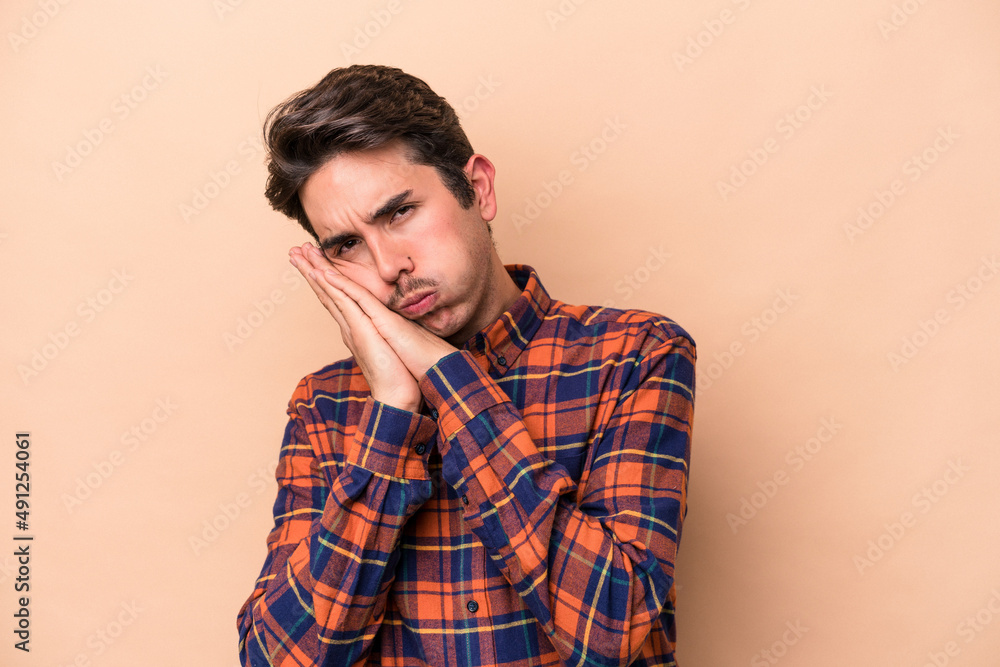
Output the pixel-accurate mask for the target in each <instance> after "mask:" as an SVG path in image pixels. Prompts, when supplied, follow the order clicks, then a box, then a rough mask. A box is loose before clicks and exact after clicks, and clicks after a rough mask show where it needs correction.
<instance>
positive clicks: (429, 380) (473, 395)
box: [420, 350, 509, 439]
mask: <svg viewBox="0 0 1000 667" xmlns="http://www.w3.org/2000/svg"><path fill="white" fill-rule="evenodd" d="M420 392H421V393H422V394H423V396H424V400H426V401H427V403H428V404H429V405H430V406H431V408H432V410H433V412H432V416H434V413H437V416H436V419H437V426H438V429H439V430H440V431H441V435H442V436H443V437H444V438H445V439H448V438H451V436H453V435H454V434H455V433H456V432H458V431H459V430H460V429H461V428H462V427H463V426H464V425H465V424H466V423H468V422H469V421H471V420H472V418H473V417H475V416H476V415H478V414H479V413H480V412H483V411H485V410H489V409H490V408H492V407H494V406H496V405H501V404H503V403H506V402H507V401H508V400H509V399H508V398H507V395H506V394H504V393H503V391H502V390H501V389H500V388H499V387H498V386H497V384H496V382H494V381H493V379H492V378H491V377H490V376H489V375H487V374H486V372H485V371H483V369H482V368H481V367H480V366H479V364H477V363H476V360H475V358H474V357H473V356H472V353H471V352H469V351H467V350H458V351H456V352H452V353H451V354H449V355H447V356H445V357H442V358H441V359H440V360H439V361H438V362H437V363H436V364H434V365H433V366H431V367H430V368H429V369H427V374H426V375H425V376H424V377H423V379H422V380H421V381H420Z"/></svg>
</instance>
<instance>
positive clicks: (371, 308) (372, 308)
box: [323, 270, 398, 319]
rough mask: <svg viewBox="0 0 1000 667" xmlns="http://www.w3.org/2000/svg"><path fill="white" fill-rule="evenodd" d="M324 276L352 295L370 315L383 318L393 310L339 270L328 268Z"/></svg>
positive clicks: (328, 281) (331, 283) (330, 282)
mask: <svg viewBox="0 0 1000 667" xmlns="http://www.w3.org/2000/svg"><path fill="white" fill-rule="evenodd" d="M323 277H324V279H325V280H326V282H327V283H329V284H330V285H333V286H334V287H337V288H339V289H340V290H341V291H343V292H344V293H345V294H347V296H349V297H351V299H353V300H354V301H355V303H357V304H358V306H360V308H361V310H363V311H364V313H365V314H366V315H368V317H370V318H379V319H381V318H383V317H384V316H385V314H386V313H392V312H393V311H391V310H390V309H389V307H388V306H386V305H385V304H384V303H382V302H381V301H379V300H378V299H377V298H375V295H374V294H372V293H371V292H369V291H368V290H367V289H365V288H364V287H362V286H361V285H359V284H358V283H356V282H354V281H353V280H351V279H350V278H348V277H347V276H345V275H344V274H342V273H340V272H339V271H330V270H327V271H325V272H324V273H323ZM396 314H398V313H396Z"/></svg>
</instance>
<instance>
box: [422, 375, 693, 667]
mask: <svg viewBox="0 0 1000 667" xmlns="http://www.w3.org/2000/svg"><path fill="white" fill-rule="evenodd" d="M636 373H637V375H636V377H638V376H639V375H644V376H645V378H644V380H643V382H642V383H640V382H639V381H638V380H637V379H635V378H633V383H634V384H635V386H634V387H632V388H630V389H628V391H627V395H625V394H623V395H622V397H621V401H620V402H619V403H618V405H617V406H616V407H615V409H614V415H613V416H611V417H606V418H605V421H604V423H603V424H602V425H599V426H600V428H596V429H595V430H594V437H595V440H594V442H593V443H592V444H591V445H590V460H589V465H588V469H587V472H585V473H584V477H583V478H581V479H580V484H579V486H578V485H577V484H576V483H575V482H574V481H573V479H572V478H571V477H570V476H569V474H568V473H567V472H566V470H565V469H564V468H563V467H562V466H561V465H559V464H558V463H555V462H553V461H551V460H548V459H547V458H546V457H545V456H543V455H542V454H541V453H540V452H539V449H538V447H537V446H536V445H535V443H534V442H533V441H532V437H531V435H530V434H529V433H528V432H527V430H526V428H525V427H524V424H523V422H522V421H521V417H520V415H519V414H518V411H517V409H516V408H515V407H514V406H513V405H512V403H511V402H510V401H509V400H507V398H506V396H505V395H504V394H503V393H502V391H501V390H500V389H499V387H498V386H497V385H496V384H495V383H494V382H493V381H492V380H491V379H490V378H489V377H488V376H486V375H485V374H483V373H482V372H480V371H479V370H478V368H477V367H476V366H475V364H474V363H468V364H463V363H460V360H458V359H456V358H449V359H446V360H443V362H442V364H440V365H439V366H438V367H436V368H435V369H432V372H431V373H430V374H429V378H430V379H429V383H430V384H431V385H434V386H433V387H429V386H428V382H425V383H423V384H422V389H424V390H425V398H427V400H428V401H429V402H431V403H433V404H435V405H436V407H437V409H438V411H439V413H440V416H439V420H438V426H439V431H440V433H441V440H442V442H441V443H440V445H439V448H440V450H441V453H442V461H443V476H444V478H445V480H446V481H448V482H449V483H450V484H451V485H452V486H454V487H455V489H456V492H457V493H458V494H459V495H463V496H465V497H466V498H467V499H468V500H469V504H468V505H466V506H465V512H466V514H465V520H466V522H467V524H468V525H469V527H470V528H471V529H472V531H473V532H474V533H475V534H476V535H477V537H478V538H479V539H480V541H481V542H482V543H483V545H484V546H485V547H486V549H487V550H488V551H489V552H490V554H491V555H492V556H493V560H494V562H495V563H496V564H497V566H498V567H499V568H500V570H501V571H502V572H503V574H504V576H505V577H506V578H507V580H508V581H509V582H510V584H511V585H512V586H513V587H514V588H515V589H516V590H517V591H518V593H519V594H520V596H521V598H522V600H523V601H524V603H525V604H526V605H527V606H528V607H529V608H530V609H531V611H532V613H533V614H534V615H535V617H536V619H537V620H538V622H539V623H540V624H541V625H542V626H543V628H544V629H545V631H546V632H547V633H548V634H549V636H550V639H551V641H552V643H553V645H554V646H555V648H556V650H557V651H558V652H559V653H560V655H561V656H562V657H563V659H564V660H565V661H567V662H568V663H573V664H579V663H580V662H581V660H582V662H583V663H584V664H628V663H629V662H631V660H632V659H634V657H635V656H636V655H637V653H638V652H639V651H640V649H641V648H642V645H643V643H644V642H645V640H646V637H647V636H648V634H649V632H650V629H651V628H652V627H653V626H654V624H655V623H657V622H658V618H659V615H660V614H661V612H662V611H664V610H667V611H670V608H671V606H672V601H671V600H670V593H671V587H672V578H673V560H674V557H675V554H676V549H677V539H678V532H679V530H680V521H681V519H682V518H683V514H684V507H685V500H686V499H685V491H686V475H687V463H686V457H687V449H688V446H689V437H690V405H691V402H690V396H687V397H685V398H684V400H683V401H681V400H680V398H679V397H678V395H677V394H676V393H674V391H675V390H677V391H681V392H682V393H683V390H681V389H680V388H679V387H677V386H676V385H674V389H667V388H666V387H665V386H663V383H662V382H660V381H658V380H657V379H656V377H655V376H654V374H653V372H652V369H651V368H650V367H649V364H648V363H647V364H646V367H644V368H642V369H638V370H637V371H636ZM445 375H446V376H447V381H445ZM446 386H451V387H455V388H457V389H456V392H455V393H454V394H451V395H449V394H447V393H446V392H445V391H442V390H443V389H444V388H445V387H446ZM623 389H626V388H625V387H623ZM681 402H683V403H686V406H687V407H686V408H684V409H680V407H679V406H680V403H681ZM671 403H672V405H671ZM649 408H653V409H649ZM609 412H611V410H610V409H609ZM685 422H686V423H685Z"/></svg>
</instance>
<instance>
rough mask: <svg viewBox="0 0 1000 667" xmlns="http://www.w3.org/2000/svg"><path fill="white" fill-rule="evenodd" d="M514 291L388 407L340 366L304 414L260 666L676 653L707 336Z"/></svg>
mask: <svg viewBox="0 0 1000 667" xmlns="http://www.w3.org/2000/svg"><path fill="white" fill-rule="evenodd" d="M508 271H509V272H510V273H511V275H512V277H513V278H514V279H515V281H517V283H518V285H519V286H521V287H522V288H523V292H522V294H521V296H520V297H519V299H518V300H517V301H516V302H515V304H514V306H513V307H512V308H511V309H510V310H509V311H507V312H505V313H504V314H503V315H502V316H501V317H500V319H499V320H497V321H496V322H495V323H494V324H493V325H491V326H490V327H489V328H487V329H485V330H484V331H482V332H480V333H479V334H477V335H476V336H475V337H473V338H472V339H471V340H469V341H468V342H467V343H466V344H465V346H464V347H463V349H461V350H459V351H457V352H454V353H452V354H450V355H448V356H446V357H444V358H443V359H441V360H440V362H439V363H438V364H436V365H435V366H433V367H432V368H431V369H430V370H429V371H428V373H427V375H426V377H425V378H423V379H422V380H421V382H420V389H421V391H422V393H423V396H424V403H425V405H426V406H427V407H426V408H425V413H426V414H415V413H410V412H406V411H403V410H398V409H396V408H393V407H390V406H388V405H385V404H383V403H379V402H377V401H374V400H373V399H372V398H371V395H370V393H369V390H368V385H367V383H366V382H365V380H364V377H363V375H362V373H361V371H360V370H359V368H358V367H357V365H356V364H355V363H354V362H353V360H350V359H348V360H345V361H341V362H338V363H336V364H333V365H331V366H327V367H326V368H324V369H322V370H321V371H319V372H317V373H313V374H311V375H308V376H307V377H305V378H304V379H303V380H302V381H301V382H300V383H299V385H298V387H297V388H296V390H295V392H294V394H293V396H292V399H291V401H290V403H289V407H288V417H289V421H288V425H287V428H286V430H285V435H284V442H283V443H282V447H281V452H280V461H279V465H278V468H277V473H276V476H277V480H278V496H277V500H276V501H275V504H274V529H273V530H272V531H271V533H270V535H269V536H268V539H267V548H268V553H267V558H266V560H265V562H264V566H263V570H262V571H261V574H260V577H259V578H258V580H257V583H256V587H255V588H254V591H253V593H252V594H251V596H250V598H249V599H248V600H247V601H246V603H245V604H244V605H243V608H242V609H241V610H240V613H239V619H238V625H239V632H240V656H241V660H242V662H243V664H244V665H253V666H254V667H259V666H263V665H281V666H282V667H287V666H289V665H310V666H311V665H335V666H337V667H341V666H346V665H397V666H403V665H406V666H410V665H434V666H445V665H451V666H455V667H464V666H482V667H486V666H489V667H493V666H500V665H505V666H506V665H538V666H543V665H581V666H583V665H628V664H634V665H643V666H652V665H674V664H675V662H674V647H675V624H674V603H675V590H674V582H673V576H674V558H675V556H676V553H677V546H678V543H679V541H680V536H681V522H682V520H683V518H684V515H685V513H686V497H687V474H688V462H689V455H690V440H691V424H692V415H693V400H694V377H695V376H694V363H695V347H694V343H693V341H692V340H691V338H690V337H689V336H688V335H687V333H686V332H685V331H684V330H683V329H681V328H680V327H678V326H677V324H675V323H674V322H672V321H671V320H669V319H667V318H664V317H662V316H658V315H654V314H651V313H647V312H641V311H621V310H613V309H604V308H596V307H584V306H569V305H566V304H563V303H561V302H558V301H555V300H552V299H551V298H550V297H549V295H548V294H547V292H546V291H545V289H544V288H543V287H542V285H541V282H540V281H539V279H538V276H537V275H536V274H535V272H534V271H533V270H532V269H531V267H527V266H509V267H508Z"/></svg>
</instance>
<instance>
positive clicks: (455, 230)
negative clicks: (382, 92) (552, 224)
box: [299, 142, 495, 342]
mask: <svg viewBox="0 0 1000 667" xmlns="http://www.w3.org/2000/svg"><path fill="white" fill-rule="evenodd" d="M489 176H490V181H491V183H490V185H491V188H490V190H489V192H490V194H492V173H490V175H489ZM475 183H476V182H475V179H473V184H474V185H475ZM480 194H481V193H480V191H479V189H478V188H477V193H476V203H474V204H473V205H472V207H470V208H469V209H463V208H462V207H461V206H460V205H459V203H458V201H457V200H456V199H455V197H454V195H453V194H452V193H451V192H450V191H449V190H448V189H447V188H446V187H445V186H444V184H443V183H442V182H441V179H440V177H439V175H438V173H437V171H436V170H435V169H434V168H433V167H429V166H426V165H417V164H413V163H412V162H410V161H409V159H408V157H407V155H406V151H405V147H404V146H403V145H402V144H401V143H398V142H397V143H393V144H389V145H387V146H385V147H382V148H378V149H373V150H366V151H359V152H351V153H344V154H341V155H338V156H336V157H334V158H332V159H331V160H330V161H329V162H327V163H326V164H325V165H323V167H321V168H320V169H319V170H318V171H316V172H315V173H314V174H313V175H312V176H310V177H309V179H308V180H306V182H305V184H304V185H303V186H302V188H301V189H300V190H299V199H300V200H301V202H302V206H303V208H304V209H305V212H306V215H307V216H308V217H309V221H310V222H311V223H312V226H313V229H315V231H316V234H317V236H318V237H319V241H320V248H321V249H322V250H323V251H324V253H325V254H326V256H327V258H329V259H330V261H331V262H332V263H333V265H334V266H335V267H336V268H337V269H338V270H339V271H341V272H342V273H343V274H344V275H346V276H347V277H348V278H350V279H351V280H353V281H354V282H356V283H358V284H359V285H361V286H363V287H365V288H367V289H368V291H370V292H371V293H372V294H374V295H375V297H376V298H378V299H379V300H380V301H381V302H382V303H384V304H385V305H386V306H388V307H389V308H390V309H391V310H394V311H396V312H397V313H399V314H401V315H402V316H403V317H406V318H407V319H410V320H414V321H416V322H417V323H419V324H420V325H421V326H423V327H424V328H426V329H428V330H429V331H431V332H432V333H434V334H436V335H438V336H440V337H442V338H445V339H449V340H451V341H452V342H456V341H458V342H464V341H465V340H467V339H468V338H469V337H471V336H472V335H473V334H474V333H475V332H476V331H478V330H479V329H481V328H483V327H485V326H486V325H487V324H488V323H489V321H491V318H492V317H494V316H495V314H493V313H490V312H486V311H487V310H488V309H489V306H488V305H487V304H488V301H489V292H490V290H489V280H490V270H489V267H490V264H491V262H490V260H491V255H492V250H493V245H492V241H491V239H490V236H489V230H488V227H487V221H488V220H489V219H492V217H493V215H494V213H495V209H494V208H492V205H493V204H492V201H491V202H489V204H488V205H487V206H485V207H484V206H483V205H482V201H481V197H480ZM484 216H485V217H484ZM484 318H485V319H486V321H483V320H484Z"/></svg>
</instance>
